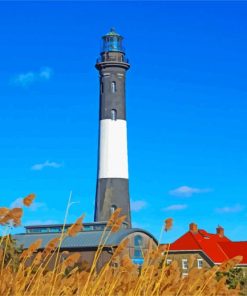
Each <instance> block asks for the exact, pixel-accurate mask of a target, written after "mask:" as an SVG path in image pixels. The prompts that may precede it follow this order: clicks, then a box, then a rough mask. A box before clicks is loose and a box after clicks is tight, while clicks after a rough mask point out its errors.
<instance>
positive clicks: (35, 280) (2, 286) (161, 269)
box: [0, 194, 242, 296]
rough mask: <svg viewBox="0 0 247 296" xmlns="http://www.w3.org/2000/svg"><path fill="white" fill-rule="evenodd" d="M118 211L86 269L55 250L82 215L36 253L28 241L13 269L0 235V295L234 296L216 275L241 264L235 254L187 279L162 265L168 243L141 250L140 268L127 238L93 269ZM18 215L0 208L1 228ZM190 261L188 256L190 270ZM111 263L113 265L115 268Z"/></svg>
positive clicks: (75, 257) (174, 266)
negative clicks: (130, 249)
mask: <svg viewBox="0 0 247 296" xmlns="http://www.w3.org/2000/svg"><path fill="white" fill-rule="evenodd" d="M34 198H35V195H33V194H31V195H28V196H27V197H26V198H25V199H24V200H23V204H24V205H25V206H30V205H31V203H32V202H33V200H34ZM69 202H70V201H69ZM67 210H68V209H67ZM67 212H68V211H67ZM120 213H121V209H117V210H116V211H115V212H114V213H113V215H112V216H111V218H110V219H109V221H108V223H107V227H106V229H105V230H104V231H103V234H102V237H101V240H100V242H99V247H98V250H97V251H96V252H95V256H94V260H93V263H92V265H91V266H90V267H88V265H85V262H81V256H80V253H68V252H67V251H65V252H61V251H60V248H61V245H62V241H63V239H64V237H66V236H72V237H73V236H75V235H76V234H77V233H78V232H79V231H82V228H83V219H84V215H83V216H81V217H79V218H78V219H77V220H76V222H75V223H74V224H73V225H72V226H71V227H70V228H69V229H68V230H67V232H65V229H63V232H62V234H61V237H60V238H54V239H52V240H51V241H50V242H49V243H48V244H47V245H46V247H45V248H44V249H40V246H41V240H37V241H36V242H34V243H32V244H31V245H30V246H29V248H28V249H26V250H24V251H23V252H22V254H20V255H18V256H19V259H20V260H19V263H18V266H17V267H16V268H13V265H12V264H11V260H12V258H11V257H10V258H9V259H8V260H6V254H7V250H8V246H9V245H10V244H11V243H13V242H11V239H10V236H9V234H5V235H3V236H2V237H1V239H0V268H1V269H0V295H4V296H22V295H24V296H43V295H44V296H49V295H50V296H54V295H59V296H70V295H82V296H84V295H85V296H93V295H95V296H96V295H97V296H98V295H102V296H106V295H119V296H126V295H127V296H128V295H129V296H134V295H147V296H151V295H153V296H158V295H165V296H169V295H171V296H192V295H195V296H204V295H205V296H206V295H207V296H208V295H212V296H216V295H219V296H220V295H222V296H223V295H226V296H227V295H229V296H235V295H238V294H239V292H240V287H239V286H237V287H236V289H229V288H228V286H227V284H226V278H224V277H222V278H221V279H220V280H219V281H217V280H216V276H215V275H216V273H217V272H218V271H224V272H225V271H227V270H229V269H230V268H232V267H234V266H235V265H236V264H238V263H239V262H240V261H241V260H242V258H241V257H239V256H238V257H235V258H233V259H231V260H228V261H227V262H224V263H223V264H222V265H221V266H215V267H213V268H211V269H209V270H207V269H200V270H199V269H197V268H192V269H191V271H190V272H189V274H188V276H187V277H185V278H182V276H181V271H180V269H179V267H178V263H177V262H176V261H173V262H172V263H171V264H170V265H167V264H166V258H167V254H168V252H169V245H165V246H160V245H159V246H157V248H156V249H153V248H151V247H150V248H149V249H148V250H146V251H144V250H143V257H144V263H143V265H142V267H141V268H140V267H139V266H137V265H135V264H133V262H132V260H131V258H130V257H129V255H128V254H127V253H126V252H125V250H126V247H127V246H128V244H129V239H128V238H126V239H125V240H123V241H122V242H121V243H120V244H119V246H118V247H117V248H116V249H115V250H114V252H113V255H112V257H111V259H110V260H109V261H108V262H107V263H106V264H105V265H104V266H103V267H102V269H101V270H97V268H96V265H97V261H98V260H99V258H100V254H101V253H102V250H103V249H104V245H105V244H106V243H107V240H108V238H109V236H110V235H111V233H112V232H116V231H118V230H119V229H120V228H121V224H122V223H123V221H124V220H125V217H124V216H120ZM21 217H22V209H21V210H20V208H16V209H7V208H0V224H1V225H3V226H4V225H5V226H8V225H9V223H11V224H12V225H19V224H20V223H21ZM172 223H173V220H172V219H171V218H169V219H166V220H165V225H164V226H163V231H164V230H165V231H168V230H170V229H171V228H172ZM64 224H65V223H64ZM52 260H53V264H51V262H52ZM193 260H194V259H193V258H191V263H190V265H191V266H192V265H193V264H192V262H193ZM115 262H117V263H118V266H116V264H114V263H115ZM84 266H87V268H84Z"/></svg>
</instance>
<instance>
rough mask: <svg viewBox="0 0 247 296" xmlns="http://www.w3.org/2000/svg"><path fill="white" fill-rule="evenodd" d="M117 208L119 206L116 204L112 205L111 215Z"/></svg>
mask: <svg viewBox="0 0 247 296" xmlns="http://www.w3.org/2000/svg"><path fill="white" fill-rule="evenodd" d="M116 209H117V206H115V205H112V206H111V215H112V214H113V213H114V212H115V211H116Z"/></svg>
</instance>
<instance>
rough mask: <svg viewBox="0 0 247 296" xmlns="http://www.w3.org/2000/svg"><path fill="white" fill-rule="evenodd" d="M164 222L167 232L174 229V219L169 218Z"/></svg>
mask: <svg viewBox="0 0 247 296" xmlns="http://www.w3.org/2000/svg"><path fill="white" fill-rule="evenodd" d="M164 222H165V225H164V229H165V231H168V230H171V229H172V227H173V219H172V218H168V219H166V220H165V221H164Z"/></svg>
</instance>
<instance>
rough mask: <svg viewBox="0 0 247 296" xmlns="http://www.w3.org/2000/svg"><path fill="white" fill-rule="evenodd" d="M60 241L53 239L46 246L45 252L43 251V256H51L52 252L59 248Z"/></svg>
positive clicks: (57, 238)
mask: <svg viewBox="0 0 247 296" xmlns="http://www.w3.org/2000/svg"><path fill="white" fill-rule="evenodd" d="M59 241H60V237H55V238H53V239H51V240H50V241H49V242H48V244H47V245H46V247H45V249H44V251H43V255H44V256H47V255H49V254H50V253H51V252H52V251H54V250H55V248H56V247H57V245H58V243H59Z"/></svg>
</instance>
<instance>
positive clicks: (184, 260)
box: [166, 223, 247, 276]
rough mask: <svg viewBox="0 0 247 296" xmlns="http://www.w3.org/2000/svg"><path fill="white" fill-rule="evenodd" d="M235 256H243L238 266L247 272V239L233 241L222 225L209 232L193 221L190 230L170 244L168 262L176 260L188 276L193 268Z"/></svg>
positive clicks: (215, 263)
mask: <svg viewBox="0 0 247 296" xmlns="http://www.w3.org/2000/svg"><path fill="white" fill-rule="evenodd" d="M192 255H193V256H192ZM235 256H243V260H242V262H241V263H240V264H238V265H237V267H241V268H243V269H244V271H246V272H247V241H242V242H234V241H231V240H230V239H229V238H228V237H226V236H225V233H224V228H222V227H220V226H219V227H217V228H216V233H209V232H207V231H205V230H204V229H198V226H197V224H195V223H191V224H190V225H189V231H188V232H186V233H185V234H184V235H182V236H181V237H180V238H178V239H177V240H176V241H175V242H173V243H172V244H171V245H170V247H169V251H168V257H167V262H166V263H167V264H170V263H171V262H172V261H173V260H176V261H177V262H178V265H179V266H180V268H181V272H182V274H183V275H184V276H186V275H187V274H188V272H189V270H190V269H191V268H194V267H196V268H198V269H201V268H206V269H208V268H210V267H213V266H215V265H220V264H221V263H223V262H224V261H226V260H229V259H231V258H233V257H235ZM192 257H193V260H192V259H191V258H192Z"/></svg>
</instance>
